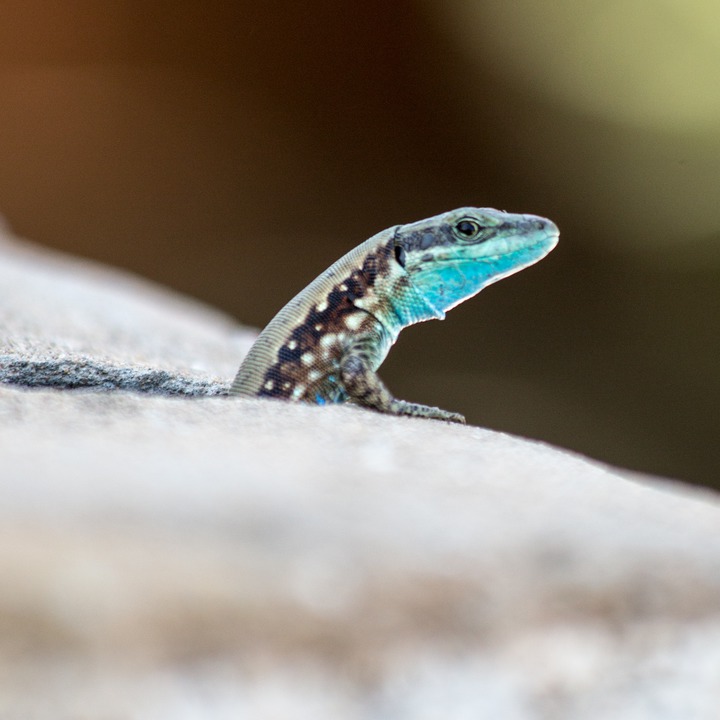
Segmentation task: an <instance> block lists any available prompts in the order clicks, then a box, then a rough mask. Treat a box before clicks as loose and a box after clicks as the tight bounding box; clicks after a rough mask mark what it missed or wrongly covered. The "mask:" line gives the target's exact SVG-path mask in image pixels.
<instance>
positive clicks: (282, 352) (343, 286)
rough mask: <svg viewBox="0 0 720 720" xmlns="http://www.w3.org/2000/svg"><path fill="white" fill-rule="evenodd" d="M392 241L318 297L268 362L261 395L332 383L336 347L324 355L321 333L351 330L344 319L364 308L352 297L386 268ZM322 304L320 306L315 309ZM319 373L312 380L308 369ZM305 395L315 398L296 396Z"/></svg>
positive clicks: (362, 293)
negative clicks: (310, 356) (307, 357)
mask: <svg viewBox="0 0 720 720" xmlns="http://www.w3.org/2000/svg"><path fill="white" fill-rule="evenodd" d="M391 252H392V242H390V243H388V244H387V245H385V246H383V247H380V248H378V249H377V250H376V251H375V252H373V253H370V254H368V255H367V256H366V257H365V259H364V261H363V264H362V267H361V268H356V269H355V270H353V271H352V272H351V273H350V274H349V275H348V276H346V277H345V278H343V279H339V280H338V281H337V283H336V284H335V285H333V287H332V289H331V290H330V292H329V293H328V295H327V297H326V298H317V299H316V301H315V302H314V303H313V305H312V307H311V308H310V309H309V310H308V312H307V314H306V316H305V317H304V318H303V320H302V321H301V322H300V323H299V324H298V325H297V326H295V327H294V328H293V329H292V330H291V331H290V334H289V335H288V337H287V339H286V340H285V342H284V343H283V345H282V346H281V347H280V349H279V350H278V354H277V362H275V363H274V364H273V365H271V366H270V367H269V368H268V369H267V371H266V372H265V375H264V377H263V380H262V384H261V386H260V389H259V391H258V393H257V394H258V396H260V397H275V398H290V397H292V394H293V390H294V389H295V388H296V387H297V386H298V385H303V386H305V390H306V392H307V390H308V388H310V387H311V386H316V385H318V384H322V383H323V382H325V383H326V384H328V383H331V382H332V380H330V379H329V378H328V376H329V375H331V374H332V373H331V366H330V365H331V363H332V361H333V360H337V359H338V355H339V352H340V348H339V347H337V346H336V347H331V348H328V350H329V357H328V358H327V359H323V358H322V356H321V355H320V347H321V343H320V341H321V340H322V338H323V337H325V336H328V335H335V334H339V333H341V332H348V333H350V332H352V331H351V330H349V329H348V327H347V324H346V319H347V317H348V316H349V315H350V314H353V313H357V312H363V313H364V312H365V311H364V310H361V309H359V308H357V307H355V305H354V301H355V300H358V299H360V298H363V297H365V296H366V295H367V294H368V292H369V291H370V290H371V289H372V288H373V287H374V286H375V283H376V281H377V279H378V277H382V276H383V275H384V273H385V272H386V271H387V268H388V262H389V256H390V253H391ZM318 307H321V308H322V309H321V310H318ZM306 353H311V354H313V356H314V357H313V360H312V363H310V364H305V363H303V361H302V358H303V355H306ZM313 370H314V371H316V372H319V373H320V374H321V377H320V378H318V379H317V380H315V381H313V382H311V381H310V380H309V374H310V372H311V371H313ZM305 397H308V399H310V400H312V401H313V402H314V401H315V395H314V394H312V393H310V394H308V395H306V393H304V394H303V395H302V396H301V397H300V398H299V399H303V398H305Z"/></svg>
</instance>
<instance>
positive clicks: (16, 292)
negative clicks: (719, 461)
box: [0, 240, 720, 720]
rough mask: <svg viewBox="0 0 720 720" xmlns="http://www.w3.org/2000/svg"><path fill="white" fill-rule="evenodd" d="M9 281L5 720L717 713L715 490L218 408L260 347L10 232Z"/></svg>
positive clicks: (473, 436) (434, 430) (2, 443)
mask: <svg viewBox="0 0 720 720" xmlns="http://www.w3.org/2000/svg"><path fill="white" fill-rule="evenodd" d="M0 286H1V287H2V288H3V295H2V297H3V302H2V304H1V305H0V327H2V330H3V332H2V339H1V341H0V377H2V379H3V380H4V381H5V383H6V384H4V385H0V523H1V525H0V527H2V539H3V542H2V543H0V577H2V583H0V688H1V689H2V691H1V692H0V717H32V718H41V719H44V718H53V719H57V718H59V719H64V718H68V719H70V718H77V717H87V718H104V717H113V718H178V717H180V718H191V717H192V718H194V717H208V718H210V717H213V718H216V717H247V718H278V719H283V720H284V719H285V718H288V719H294V718H313V719H315V720H324V719H325V718H328V719H330V718H332V719H333V720H336V719H337V718H350V719H357V720H369V719H371V718H393V719H399V720H404V719H405V718H407V719H408V720H410V719H411V718H412V719H413V720H416V719H424V718H443V719H447V718H484V717H492V718H503V720H516V719H517V720H526V719H527V720H534V719H535V718H538V719H540V718H564V717H567V718H583V719H584V720H596V719H598V720H599V719H600V718H623V719H627V720H631V719H633V720H634V719H635V718H638V719H640V718H642V719H645V718H648V719H649V718H653V720H655V719H657V718H661V719H662V718H683V719H686V718H698V719H700V718H708V720H709V719H710V718H715V717H716V716H717V708H718V707H720V536H719V535H718V531H717V529H718V527H720V504H719V503H718V500H717V497H716V496H715V495H712V494H710V493H706V492H701V491H699V490H693V489H691V488H689V487H685V486H683V485H680V484H679V483H673V482H671V481H665V480H660V479H651V478H638V477H634V476H631V475H630V474H629V473H626V472H624V471H620V470H616V469H613V468H609V467H605V466H603V465H601V464H598V463H596V462H592V461H590V460H587V459H585V458H582V457H580V456H577V455H574V454H572V453H569V452H566V451H563V450H560V449H557V448H552V447H549V446H547V445H543V444H541V443H537V442H532V441H528V440H524V439H521V438H516V437H511V436H508V435H504V434H501V433H497V432H492V431H489V430H484V429H482V428H476V427H458V426H453V425H448V424H444V423H439V422H433V421H423V420H413V419H407V418H392V417H386V416H382V415H378V414H375V413H372V412H369V411H364V410H360V409H357V408H352V407H309V406H300V405H292V404H284V403H279V402H272V401H260V400H238V399H234V398H228V397H222V396H219V395H221V394H222V392H223V390H224V388H226V387H227V386H228V384H229V382H230V380H231V378H232V376H233V373H234V372H235V370H236V367H237V364H238V362H239V360H240V358H241V357H242V354H243V352H245V351H246V350H247V347H248V346H249V344H250V342H251V341H252V337H253V335H252V333H251V332H249V331H245V330H242V329H240V328H239V327H237V326H236V325H234V324H233V323H232V322H231V321H230V320H229V319H228V318H226V317H224V316H222V315H220V314H219V313H217V312H215V311H212V310H210V309H208V308H205V307H202V306H201V305H199V304H198V303H195V302H192V301H190V300H188V299H186V298H182V297H178V296H176V295H174V294H172V293H170V292H168V291H165V290H162V289H159V288H157V287H154V286H152V285H150V284H149V283H146V282H143V281H141V280H138V279H136V278H130V277H128V276H127V275H124V274H122V273H119V272H116V271H111V270H108V269H106V268H100V267H97V266H94V265H91V264H89V263H83V262H79V261H77V260H72V259H69V258H64V257H59V256H56V255H53V254H50V253H47V252H45V251H42V250H39V249H38V248H34V247H32V246H29V245H27V244H24V243H20V242H19V241H14V240H6V241H4V242H2V243H1V244H0ZM43 386H45V387H43ZM47 386H50V387H47ZM78 387H84V388H85V389H82V390H78V389H72V388H78Z"/></svg>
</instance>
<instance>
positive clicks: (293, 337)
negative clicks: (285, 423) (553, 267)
mask: <svg viewBox="0 0 720 720" xmlns="http://www.w3.org/2000/svg"><path fill="white" fill-rule="evenodd" d="M558 236H559V231H558V228H557V226H556V225H555V224H554V223H553V222H552V221H550V220H547V219H545V218H543V217H539V216H537V215H521V214H511V213H507V212H504V211H500V210H494V209H492V208H472V207H463V208H459V209H457V210H451V211H450V212H446V213H443V214H441V215H436V216H434V217H431V218H428V219H426V220H420V221H418V222H413V223H409V224H406V225H396V226H394V227H391V228H389V229H387V230H383V231H382V232H380V233H378V234H377V235H374V236H373V237H371V238H370V239H368V240H366V241H365V242H364V243H362V244H360V245H358V246H357V247H356V248H355V249H354V250H351V251H350V252H348V253H347V254H346V255H344V256H343V257H341V258H340V259H339V260H338V261H337V262H335V263H334V264H333V265H331V266H330V267H329V268H328V269H327V270H325V272H323V273H322V274H321V275H320V276H319V277H318V278H317V279H315V280H314V281H313V282H311V283H310V285H308V286H307V287H306V288H305V289H304V290H302V291H301V292H300V293H299V294H298V295H296V296H295V297H294V298H293V299H292V300H290V302H289V303H287V305H285V306H284V307H283V308H282V309H281V310H280V312H279V313H278V314H277V315H276V316H275V317H274V318H273V319H272V320H271V321H270V323H269V324H268V325H267V327H266V328H265V329H264V330H263V331H262V332H261V333H260V335H259V336H258V338H257V340H256V341H255V343H254V345H253V346H252V348H251V349H250V351H249V353H248V354H247V356H246V357H245V358H244V360H243V361H242V364H241V365H240V369H239V370H238V372H237V375H236V376H235V379H234V381H233V383H232V386H231V388H230V395H235V396H240V397H265V398H279V399H284V400H290V401H300V402H306V403H315V404H319V405H324V404H326V403H344V402H351V403H354V404H357V405H361V406H363V407H366V408H371V409H374V410H377V411H379V412H383V413H389V414H392V415H409V416H415V417H423V418H432V419H437V420H445V421H449V422H458V423H464V422H465V418H464V417H463V416H462V415H461V414H459V413H455V412H449V411H447V410H442V409H440V408H436V407H431V406H427V405H421V404H419V403H413V402H408V401H406V400H399V399H397V398H395V397H393V395H392V394H391V393H390V391H389V390H388V389H387V387H386V386H385V384H384V383H383V382H382V380H381V379H380V378H379V377H378V375H377V374H376V371H377V369H378V367H379V366H380V364H381V363H382V362H383V360H384V359H385V357H386V356H387V354H388V352H389V350H390V348H391V347H392V345H393V344H394V343H395V341H396V340H397V337H398V335H399V333H400V331H401V330H403V328H406V327H408V326H409V325H413V324H415V323H419V322H423V321H425V320H433V319H438V320H442V319H443V318H444V317H445V313H446V312H448V310H450V309H452V308H453V307H455V306H456V305H459V304H460V303H461V302H464V301H465V300H467V299H468V298H471V297H473V296H474V295H476V294H477V293H478V292H480V290H482V289H483V288H484V287H486V286H487V285H489V284H490V283H493V282H496V281H497V280H500V279H502V278H504V277H507V276H508V275H511V274H513V273H516V272H518V271H519V270H522V269H523V268H525V267H527V266H528V265H532V264H533V263H535V262H537V261H538V260H540V259H541V258H543V257H545V255H547V254H548V253H549V252H550V251H551V250H552V249H553V248H554V247H555V245H556V244H557V241H558Z"/></svg>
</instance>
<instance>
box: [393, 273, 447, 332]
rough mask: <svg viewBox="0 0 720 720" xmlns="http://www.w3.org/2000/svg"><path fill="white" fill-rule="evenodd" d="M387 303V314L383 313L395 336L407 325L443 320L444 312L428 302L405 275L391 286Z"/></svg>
mask: <svg viewBox="0 0 720 720" xmlns="http://www.w3.org/2000/svg"><path fill="white" fill-rule="evenodd" d="M387 303H388V305H389V308H388V310H389V312H386V313H385V315H386V318H385V319H386V324H387V325H388V326H389V327H388V329H389V330H390V331H391V332H393V334H394V335H395V336H397V334H398V333H399V332H400V331H401V330H402V329H403V328H406V327H408V325H415V324H416V323H419V322H425V321H426V320H443V319H444V318H445V312H444V311H443V310H442V309H441V308H438V307H436V306H435V305H434V304H433V303H432V302H430V301H429V300H428V299H427V298H426V297H425V296H424V295H423V294H422V293H421V292H420V291H419V290H418V289H417V288H416V287H415V285H414V284H413V282H412V280H410V278H409V277H408V276H407V275H403V276H401V277H400V278H398V280H397V281H396V282H395V283H394V284H393V288H392V292H391V293H390V294H389V297H388V299H387Z"/></svg>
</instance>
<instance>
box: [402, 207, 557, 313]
mask: <svg viewBox="0 0 720 720" xmlns="http://www.w3.org/2000/svg"><path fill="white" fill-rule="evenodd" d="M558 235H559V231H558V229H557V226H556V225H555V224H554V223H553V222H551V221H550V220H546V219H545V218H542V217H538V216H537V215H513V214H511V213H506V212H502V211H500V210H493V209H491V208H469V207H466V208H460V209H458V210H451V211H450V212H447V213H443V214H442V215H437V216H435V217H432V218H428V219H427V220H420V221H419V222H415V223H410V224H408V225H399V226H398V227H397V228H395V232H394V235H393V252H394V256H395V262H396V264H397V265H398V266H399V267H398V271H399V273H398V275H399V277H400V278H401V279H402V280H404V283H405V284H406V289H405V292H402V291H400V292H399V293H398V295H404V296H405V297H404V298H403V299H402V300H401V302H402V303H403V304H405V303H419V304H426V305H427V306H429V307H430V308H432V309H433V310H435V311H436V312H435V313H434V314H432V313H430V314H429V315H428V314H427V313H425V314H426V317H418V318H417V319H430V317H439V318H442V317H444V314H445V312H446V311H447V310H450V309H451V308H453V307H455V306H456V305H458V304H459V303H461V302H463V300H467V299H468V298H470V297H472V296H473V295H475V294H477V293H478V292H480V290H482V289H483V288H484V287H485V286H487V285H489V284H490V283H493V282H496V281H498V280H500V279H502V278H504V277H507V276H508V275H512V274H513V273H516V272H518V271H519V270H522V269H523V268H525V267H527V266H528V265H532V264H533V263H535V262H537V261H538V260H540V259H541V258H543V257H545V255H547V254H548V253H549V252H550V251H551V250H552V249H553V248H554V247H555V245H556V244H557V241H558ZM414 296H419V297H417V299H416V300H413V298H414ZM398 309H399V310H401V311H402V309H400V308H398ZM404 311H405V315H406V316H407V315H408V314H415V315H418V313H420V309H419V306H418V308H412V309H411V308H410V307H406V308H404ZM413 311H414V312H413ZM421 314H422V313H421ZM408 319H409V318H408ZM415 321H417V320H415Z"/></svg>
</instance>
